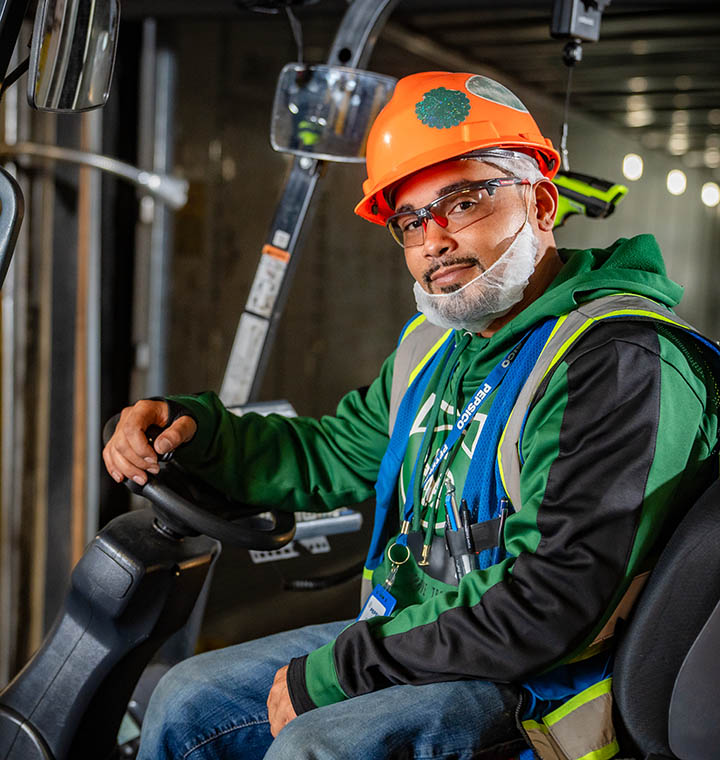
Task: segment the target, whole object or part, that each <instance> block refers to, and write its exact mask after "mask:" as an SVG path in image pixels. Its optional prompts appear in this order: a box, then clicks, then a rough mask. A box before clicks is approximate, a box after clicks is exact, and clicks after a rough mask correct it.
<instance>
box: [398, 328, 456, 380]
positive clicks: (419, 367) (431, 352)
mask: <svg viewBox="0 0 720 760" xmlns="http://www.w3.org/2000/svg"><path fill="white" fill-rule="evenodd" d="M416 326H417V325H416ZM413 329H415V328H413ZM451 332H452V330H447V331H446V332H444V333H443V334H442V335H441V336H440V340H439V341H438V342H437V343H436V344H435V345H434V346H433V347H432V348H431V349H430V350H429V351H428V352H427V353H426V354H425V356H423V358H422V359H420V363H419V364H418V365H417V367H415V369H414V370H413V371H412V372H411V373H410V377H409V378H408V384H407V387H408V388H409V387H410V386H411V385H412V381H413V380H414V379H415V378H416V377H417V376H418V373H419V372H420V371H421V370H422V368H423V367H424V366H425V365H426V364H427V363H428V362H429V361H430V359H432V358H433V356H434V355H435V354H436V353H437V351H438V349H439V348H440V346H442V344H443V343H444V342H445V341H446V340H447V337H448V335H450V333H451Z"/></svg>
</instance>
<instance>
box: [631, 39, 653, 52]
mask: <svg viewBox="0 0 720 760" xmlns="http://www.w3.org/2000/svg"><path fill="white" fill-rule="evenodd" d="M630 52H631V53H632V54H633V55H647V54H648V53H649V52H650V43H649V42H648V41H647V40H633V41H632V43H631V44H630Z"/></svg>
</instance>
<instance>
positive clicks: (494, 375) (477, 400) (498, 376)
mask: <svg viewBox="0 0 720 760" xmlns="http://www.w3.org/2000/svg"><path fill="white" fill-rule="evenodd" d="M530 332H531V331H529V332H527V333H526V334H525V335H523V337H522V338H521V339H520V340H519V341H518V342H517V343H516V344H515V345H514V346H513V348H512V349H511V350H510V352H509V353H508V355H507V356H506V357H505V358H504V359H503V360H502V361H501V362H500V363H499V364H498V365H497V366H496V367H495V368H494V369H493V370H492V371H491V372H490V374H489V375H488V376H487V378H486V379H485V380H484V381H483V383H482V384H481V385H480V387H479V388H478V389H477V390H476V391H475V393H474V394H473V395H472V398H471V399H470V401H468V403H467V404H466V405H465V408H464V409H463V411H462V413H461V414H460V416H459V417H458V419H457V421H456V422H455V425H453V429H452V430H451V431H450V433H449V435H448V437H447V438H446V439H445V442H444V443H443V444H442V446H441V447H440V448H439V449H438V451H437V454H435V457H434V458H433V461H432V463H431V464H430V467H429V469H428V473H427V475H426V476H425V479H424V480H423V484H422V487H423V489H424V488H425V487H426V486H427V484H428V483H429V482H430V480H431V479H432V477H433V475H434V474H435V472H436V470H437V469H438V467H439V466H440V464H441V463H442V462H443V461H444V460H445V459H446V458H447V456H448V454H449V453H450V452H451V451H452V449H453V447H454V446H455V445H456V444H457V442H458V441H459V440H460V437H461V436H462V434H463V433H464V432H465V430H466V428H467V426H468V425H469V424H470V423H471V422H472V420H473V419H474V418H475V413H476V412H477V410H478V409H479V408H480V407H481V406H482V404H483V402H484V401H485V399H486V398H487V397H488V396H489V395H490V394H491V393H492V392H493V391H494V390H495V388H497V387H498V386H499V385H500V383H502V381H503V379H504V378H505V375H506V374H507V372H508V370H509V369H510V367H511V366H512V363H513V362H514V361H515V359H516V358H517V355H518V354H519V353H520V349H521V348H522V347H523V345H524V343H525V341H526V340H527V338H528V336H529V335H530ZM439 392H442V391H439ZM426 432H427V434H430V435H431V434H432V431H431V430H430V426H428V429H427V431H426ZM421 450H422V446H421ZM418 464H419V462H418V460H416V461H415V467H414V468H413V472H412V476H411V477H410V482H409V484H408V496H407V499H406V500H405V513H404V517H403V519H404V521H405V523H406V524H407V523H409V522H410V521H411V519H412V515H413V511H414V509H415V505H414V493H413V492H414V489H413V483H414V481H415V476H416V474H417V468H418ZM397 543H399V544H402V545H406V544H407V535H406V534H405V533H401V535H400V536H398V539H397Z"/></svg>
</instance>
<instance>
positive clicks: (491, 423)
mask: <svg viewBox="0 0 720 760" xmlns="http://www.w3.org/2000/svg"><path fill="white" fill-rule="evenodd" d="M555 322H556V320H554V319H550V320H547V321H545V322H543V323H541V324H540V325H538V326H536V327H535V328H534V329H532V330H530V331H528V332H527V333H526V334H525V335H524V336H523V337H522V338H521V339H520V340H519V341H518V342H517V343H516V344H515V345H514V346H513V348H512V349H511V350H510V352H509V353H508V354H507V355H506V356H505V357H504V358H503V359H502V361H501V362H499V363H498V364H497V365H496V366H495V368H494V369H493V370H492V371H491V372H490V373H489V375H488V376H487V378H486V379H485V380H484V381H483V383H482V384H481V385H480V386H479V388H478V389H477V390H476V391H475V393H473V395H472V397H471V398H470V400H469V401H468V403H467V404H466V405H465V408H464V409H463V411H462V412H461V413H460V415H459V416H458V418H457V420H456V422H455V424H454V425H453V427H452V430H451V431H450V433H449V435H448V436H447V438H446V439H445V441H444V442H443V444H442V445H441V446H440V447H439V449H438V450H437V453H436V454H435V456H434V457H433V459H432V461H431V463H430V465H429V466H428V468H427V470H426V472H425V475H424V478H423V482H422V486H421V488H416V486H415V480H416V476H417V473H418V467H420V468H422V462H423V461H424V460H425V459H426V456H427V450H428V446H429V441H426V440H425V439H426V437H427V436H429V435H431V428H432V427H433V426H432V425H428V427H427V429H426V431H425V435H424V436H423V442H422V443H421V446H420V451H419V452H418V456H417V458H416V460H415V466H414V468H413V472H412V475H411V478H410V483H409V487H408V489H407V498H406V501H405V506H404V510H403V523H402V527H401V530H400V534H399V535H398V536H397V538H396V539H395V541H394V542H393V543H392V544H391V545H390V546H389V548H388V550H387V557H388V560H389V562H390V565H391V568H390V572H389V574H388V576H387V579H386V580H385V583H384V584H382V585H380V584H378V585H376V586H375V588H374V590H373V592H372V593H371V595H370V597H369V598H368V600H367V602H366V604H365V606H364V607H363V609H362V611H361V613H360V615H359V616H358V620H366V619H368V618H370V617H375V616H376V615H390V614H391V613H392V611H393V610H394V608H395V606H396V603H397V602H396V600H395V598H394V597H393V596H392V594H390V588H391V587H392V585H393V583H394V582H395V577H396V575H397V572H398V570H399V568H400V567H401V566H402V565H403V564H405V563H406V562H407V561H408V560H409V558H410V550H409V548H408V546H407V538H408V533H409V532H410V527H411V523H412V520H413V514H414V512H415V500H416V495H417V493H419V492H421V490H423V489H425V487H426V486H427V485H428V484H429V483H430V481H431V480H432V479H433V477H435V475H436V473H437V472H438V469H439V468H440V466H441V464H443V462H445V461H446V460H447V458H448V457H449V455H450V454H451V452H452V451H453V450H454V449H455V447H456V446H457V444H458V443H459V442H460V441H461V439H462V437H463V434H464V432H465V431H466V430H467V428H468V426H469V423H470V422H471V421H472V420H473V419H474V418H475V414H476V412H477V411H478V409H479V408H480V406H481V405H482V404H483V402H484V401H485V400H486V399H487V397H488V396H489V395H490V394H491V393H492V392H493V391H494V390H495V389H498V393H497V394H496V398H495V401H494V402H493V405H492V407H491V409H490V412H489V415H488V419H487V420H486V421H485V424H484V425H483V428H482V430H481V432H480V436H481V440H482V441H483V445H482V446H479V445H476V446H475V451H476V452H477V454H476V456H474V457H473V458H472V460H471V462H470V469H469V470H468V473H467V476H466V479H465V485H464V487H463V512H464V513H465V514H466V515H467V517H468V519H472V520H474V521H475V522H477V521H478V520H482V519H489V518H491V517H492V515H493V513H494V512H495V511H496V509H497V510H500V509H502V507H501V505H502V504H503V503H505V504H506V503H507V500H506V498H505V494H504V491H502V483H501V481H500V478H499V477H498V474H497V464H496V457H495V452H496V450H497V445H498V442H499V438H500V434H501V432H502V429H503V427H504V425H505V423H506V422H507V418H508V417H509V414H510V410H511V409H512V407H513V404H514V403H515V401H516V399H517V396H518V394H519V392H520V389H521V387H522V385H523V384H524V382H525V380H526V379H527V376H528V374H529V373H530V371H531V370H532V367H533V366H534V364H535V361H536V360H537V357H538V356H539V354H540V352H541V351H542V349H543V347H544V345H545V343H546V341H547V339H548V338H549V336H550V334H551V332H552V330H553V328H554V326H555ZM454 348H455V346H454V345H453V346H451V347H450V349H449V350H451V351H452V350H453V349H454ZM461 348H462V347H461ZM452 371H453V366H452V365H451V364H447V363H446V366H445V368H444V370H443V375H444V376H446V377H447V376H448V375H449V374H450V373H451V372H452ZM429 379H430V378H429V377H426V378H425V382H426V383H427V382H429ZM441 384H442V381H441ZM501 385H502V388H501V387H500V386H501ZM414 395H415V396H419V395H422V394H418V393H417V389H415V394H414ZM395 438H396V436H395V435H393V438H392V439H391V443H390V446H389V447H388V448H390V447H392V446H393V444H394V443H395V448H396V447H397V445H398V443H397V442H396V441H395ZM402 443H403V447H406V445H407V436H405V440H404V441H403V442H402ZM403 450H404V448H403ZM483 454H484V455H483ZM388 455H389V457H388V458H389V459H395V460H397V459H398V458H399V459H402V457H398V456H397V451H395V452H388ZM396 475H397V474H396ZM493 501H494V503H493V504H492V506H490V503H491V502H493ZM468 504H469V505H470V508H468V507H467V505H468ZM376 519H377V517H376ZM376 527H377V526H376ZM453 527H454V529H455V530H457V529H458V528H459V526H458V525H457V524H455V525H453V520H452V516H451V515H449V520H448V528H447V529H450V530H452V529H453ZM463 527H466V524H465V521H463ZM467 527H469V526H467ZM378 534H379V532H378V531H376V532H375V533H374V536H373V538H375V536H376V535H378ZM493 557H494V561H497V554H496V553H495V554H494V555H493ZM467 569H471V568H470V567H468V568H467ZM459 580H460V578H459V577H458V581H459Z"/></svg>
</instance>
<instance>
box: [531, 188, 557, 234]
mask: <svg viewBox="0 0 720 760" xmlns="http://www.w3.org/2000/svg"><path fill="white" fill-rule="evenodd" d="M535 208H536V210H537V224H538V227H539V228H540V229H541V230H543V232H552V229H553V226H554V224H555V214H557V209H558V190H557V187H555V184H554V183H553V182H551V181H550V180H549V179H542V180H540V181H539V182H538V183H537V184H536V185H535Z"/></svg>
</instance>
